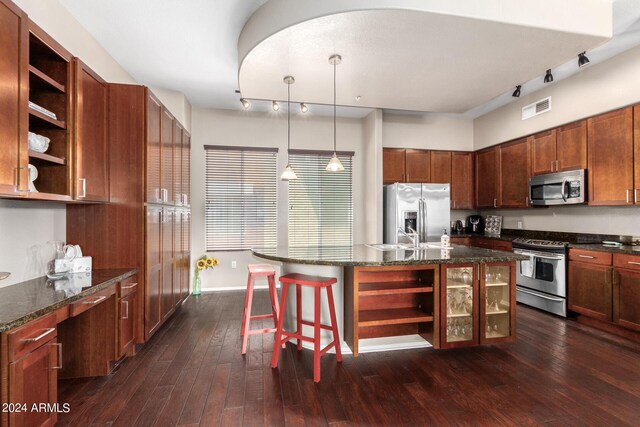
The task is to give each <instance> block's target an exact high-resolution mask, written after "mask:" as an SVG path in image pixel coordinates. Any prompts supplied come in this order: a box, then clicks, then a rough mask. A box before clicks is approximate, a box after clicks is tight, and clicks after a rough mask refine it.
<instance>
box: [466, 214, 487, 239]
mask: <svg viewBox="0 0 640 427" xmlns="http://www.w3.org/2000/svg"><path fill="white" fill-rule="evenodd" d="M466 229H467V233H469V234H484V220H483V219H482V217H481V216H480V215H469V216H468V217H467V227H466Z"/></svg>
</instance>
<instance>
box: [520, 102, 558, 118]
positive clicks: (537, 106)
mask: <svg viewBox="0 0 640 427" xmlns="http://www.w3.org/2000/svg"><path fill="white" fill-rule="evenodd" d="M547 111H551V97H550V96H549V97H547V98H544V99H541V100H540V101H537V102H534V103H533V104H529V105H527V106H526V107H522V120H527V119H530V118H531V117H534V116H537V115H538V114H542V113H546V112H547Z"/></svg>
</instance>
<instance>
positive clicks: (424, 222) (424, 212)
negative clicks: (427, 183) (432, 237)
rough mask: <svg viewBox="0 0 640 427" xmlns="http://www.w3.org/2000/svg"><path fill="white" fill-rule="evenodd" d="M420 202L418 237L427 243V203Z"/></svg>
mask: <svg viewBox="0 0 640 427" xmlns="http://www.w3.org/2000/svg"><path fill="white" fill-rule="evenodd" d="M420 201H421V202H422V210H421V213H422V217H421V218H420V222H421V223H422V236H420V238H421V240H422V241H423V242H424V243H426V242H427V201H426V200H425V199H420Z"/></svg>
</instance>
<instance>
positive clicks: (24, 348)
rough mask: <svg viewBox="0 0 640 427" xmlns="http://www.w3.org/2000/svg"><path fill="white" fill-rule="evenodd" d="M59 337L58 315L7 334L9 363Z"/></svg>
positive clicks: (36, 321) (51, 315)
mask: <svg viewBox="0 0 640 427" xmlns="http://www.w3.org/2000/svg"><path fill="white" fill-rule="evenodd" d="M56 336H57V329H56V315H55V313H52V314H48V315H46V316H44V317H41V318H38V319H36V320H32V321H31V322H29V323H27V324H25V325H23V326H20V327H19V328H16V329H13V330H11V331H9V332H7V338H8V344H9V361H10V362H13V361H14V360H18V359H20V358H21V357H22V356H24V355H25V354H28V353H30V352H32V351H34V350H35V349H37V348H38V347H40V346H41V345H43V344H45V343H47V342H49V341H51V339H52V338H54V337H56Z"/></svg>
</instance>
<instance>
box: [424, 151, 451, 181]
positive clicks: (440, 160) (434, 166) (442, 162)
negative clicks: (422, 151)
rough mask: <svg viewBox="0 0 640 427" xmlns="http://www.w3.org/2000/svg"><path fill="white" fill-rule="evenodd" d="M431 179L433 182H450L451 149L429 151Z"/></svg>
mask: <svg viewBox="0 0 640 427" xmlns="http://www.w3.org/2000/svg"><path fill="white" fill-rule="evenodd" d="M430 169H431V179H430V180H429V182H431V183H433V184H451V151H432V152H431V168H430Z"/></svg>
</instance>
